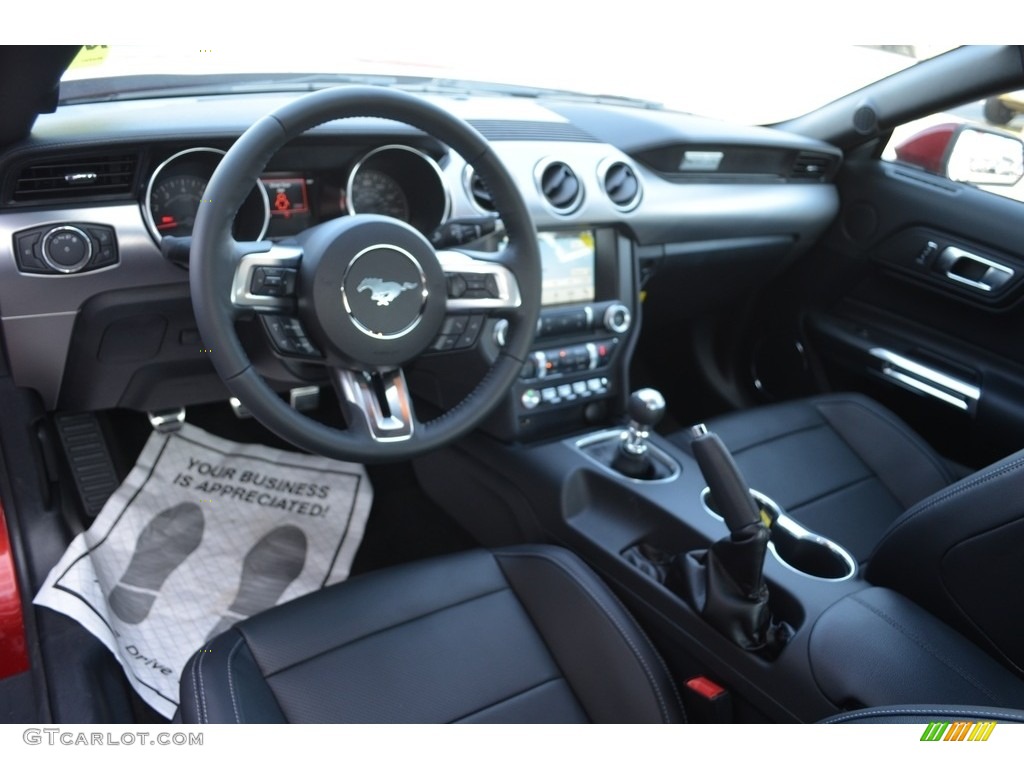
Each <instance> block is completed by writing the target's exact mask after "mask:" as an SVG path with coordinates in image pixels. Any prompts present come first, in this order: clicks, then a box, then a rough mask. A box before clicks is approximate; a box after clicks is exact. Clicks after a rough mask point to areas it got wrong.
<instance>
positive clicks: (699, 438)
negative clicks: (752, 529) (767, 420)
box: [690, 424, 770, 536]
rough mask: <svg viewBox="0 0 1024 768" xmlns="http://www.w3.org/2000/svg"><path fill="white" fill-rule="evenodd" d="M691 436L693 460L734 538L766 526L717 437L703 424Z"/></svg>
mask: <svg viewBox="0 0 1024 768" xmlns="http://www.w3.org/2000/svg"><path fill="white" fill-rule="evenodd" d="M690 434H691V436H692V437H693V439H692V441H691V442H690V448H691V450H692V451H693V457H694V458H695V459H697V464H698V465H699V466H700V471H701V474H703V475H704V480H705V481H706V482H707V484H708V488H709V489H710V491H711V496H712V498H714V500H715V511H716V512H717V513H718V514H719V515H721V516H722V519H723V520H725V524H726V525H727V526H728V528H729V531H730V532H731V533H732V534H733V535H734V536H735V535H736V534H737V533H738V532H740V531H742V530H743V529H744V528H746V527H747V526H748V525H756V524H757V523H762V522H766V521H764V520H762V519H761V511H760V508H759V506H758V504H757V502H756V501H754V497H753V496H751V495H750V487H749V486H748V485H747V482H746V480H744V479H743V475H741V474H740V469H739V467H737V466H736V462H735V461H733V458H732V454H730V453H729V450H728V449H727V448H726V447H725V445H724V444H723V443H722V440H721V439H720V438H719V437H718V435H716V434H715V433H714V432H708V429H707V427H705V426H704V425H703V424H697V425H696V426H694V427H691V428H690ZM767 524H769V525H770V521H769V522H767Z"/></svg>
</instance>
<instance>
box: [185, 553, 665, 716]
mask: <svg viewBox="0 0 1024 768" xmlns="http://www.w3.org/2000/svg"><path fill="white" fill-rule="evenodd" d="M179 714H180V716H181V719H182V720H183V721H184V722H191V723H213V722H245V723H255V722H307V723H325V722H330V723H376V722H381V723H383V722H387V723H438V722H481V723H485V722H504V723H508V722H513V723H514V722H520V723H544V722H558V723H567V722H570V723H571V722H587V721H592V722H604V723H611V722H666V723H671V722H681V721H682V720H683V719H684V715H683V709H682V705H681V704H680V702H679V697H678V694H677V692H676V690H675V687H674V685H673V683H672V679H671V677H670V676H669V673H668V672H667V670H666V669H665V666H664V664H663V663H662V661H661V659H660V657H659V656H658V654H657V653H656V652H655V650H654V649H653V647H652V646H651V644H650V642H649V641H648V640H647V638H646V636H645V635H644V633H643V632H642V631H641V629H640V628H639V627H638V626H637V625H636V623H635V622H634V621H633V619H632V617H631V616H630V615H629V614H628V613H627V612H626V611H625V610H624V609H623V607H622V606H621V604H620V603H619V602H618V600H617V599H616V598H615V596H614V595H613V594H612V593H611V592H610V591H609V590H608V588H607V587H606V586H605V585H604V584H603V583H602V582H601V581H600V580H599V579H598V578H597V577H596V576H595V575H594V573H593V572H592V571H591V570H590V569H589V568H587V567H586V566H585V565H584V564H583V563H582V562H581V561H580V560H579V559H578V558H577V557H576V556H574V555H573V554H571V553H570V552H568V551H566V550H564V549H559V548H556V547H549V546H541V545H538V546H522V547H510V548H508V549H502V550H496V551H472V552H465V553H460V554H456V555H451V556H447V557H444V558H438V559H433V560H427V561H421V562H417V563H411V564H409V565H405V566H400V567H398V568H392V569H388V570H385V571H380V572H376V573H371V574H367V575H365V576H361V577H357V578H354V579H352V580H350V581H348V582H345V583H342V584H338V585H335V586H332V587H328V588H326V589H322V590H320V591H318V592H315V593H313V594H311V595H307V596H306V597H303V598H299V599H297V600H293V601H292V602H289V603H286V604H284V605H281V606H278V607H277V608H274V609H272V610H270V611H267V612H266V613H263V614H260V615H258V616H254V617H252V618H250V619H248V620H246V621H243V622H241V623H239V624H237V625H235V626H234V627H233V628H232V629H230V630H228V631H227V632H226V633H224V634H222V635H220V636H219V637H217V638H216V639H214V640H213V641H212V642H211V643H210V644H209V646H207V648H206V649H203V650H201V651H199V652H197V653H196V654H195V655H194V656H193V657H192V659H191V660H190V661H189V663H188V664H187V666H186V668H185V671H184V673H183V674H182V680H181V706H180V711H179Z"/></svg>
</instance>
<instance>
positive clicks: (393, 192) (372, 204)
mask: <svg viewBox="0 0 1024 768" xmlns="http://www.w3.org/2000/svg"><path fill="white" fill-rule="evenodd" d="M348 207H349V210H350V211H352V213H378V214H380V215H382V216H391V217H392V218H395V219H401V220H402V221H405V222H408V221H409V199H408V198H407V197H406V196H405V192H404V191H403V190H402V186H401V185H400V184H399V183H398V182H397V181H395V179H394V178H393V177H392V176H389V175H388V174H386V173H384V172H382V171H375V170H372V169H367V168H361V169H359V171H358V172H356V173H355V174H353V175H352V181H351V183H350V185H349V193H348Z"/></svg>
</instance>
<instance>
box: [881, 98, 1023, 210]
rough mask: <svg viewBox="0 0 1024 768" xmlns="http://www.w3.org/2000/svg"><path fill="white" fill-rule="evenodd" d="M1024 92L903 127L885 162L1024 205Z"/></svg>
mask: <svg viewBox="0 0 1024 768" xmlns="http://www.w3.org/2000/svg"><path fill="white" fill-rule="evenodd" d="M1022 129H1024V91H1016V92H1014V93H1006V94H1000V95H996V96H992V97H991V98H988V99H985V100H984V101H978V102H972V103H970V104H964V105H962V106H960V107H957V108H955V109H952V110H949V111H948V112H940V113H937V114H934V115H929V116H928V117H926V118H922V119H920V120H915V121H913V122H910V123H907V124H905V125H901V126H899V127H898V128H897V129H896V130H895V131H893V135H892V138H891V139H890V140H889V143H888V145H887V146H886V148H885V150H884V151H883V152H882V159H883V160H889V161H892V162H895V163H905V164H907V165H912V166H914V167H916V168H921V169H923V170H926V171H929V172H930V173H934V174H936V175H938V176H942V177H944V178H947V179H951V180H952V181H957V182H962V183H964V184H970V185H971V186H974V187H977V188H979V189H984V190H986V191H988V192H992V193H994V194H997V195H1002V196H1003V197H1009V198H1012V199H1014V200H1020V201H1022V202H1024V182H1022V179H1024V140H1022V138H1021V130H1022Z"/></svg>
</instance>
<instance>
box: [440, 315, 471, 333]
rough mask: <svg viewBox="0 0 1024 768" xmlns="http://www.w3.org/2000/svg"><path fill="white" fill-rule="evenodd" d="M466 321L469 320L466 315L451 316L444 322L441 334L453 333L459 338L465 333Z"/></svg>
mask: <svg viewBox="0 0 1024 768" xmlns="http://www.w3.org/2000/svg"><path fill="white" fill-rule="evenodd" d="M468 321H469V318H468V317H467V316H466V315H453V316H451V317H449V318H447V319H446V320H445V321H444V325H443V326H442V327H441V333H444V334H449V333H454V334H455V335H456V336H461V335H462V334H463V333H465V332H466V323H467V322H468Z"/></svg>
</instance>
